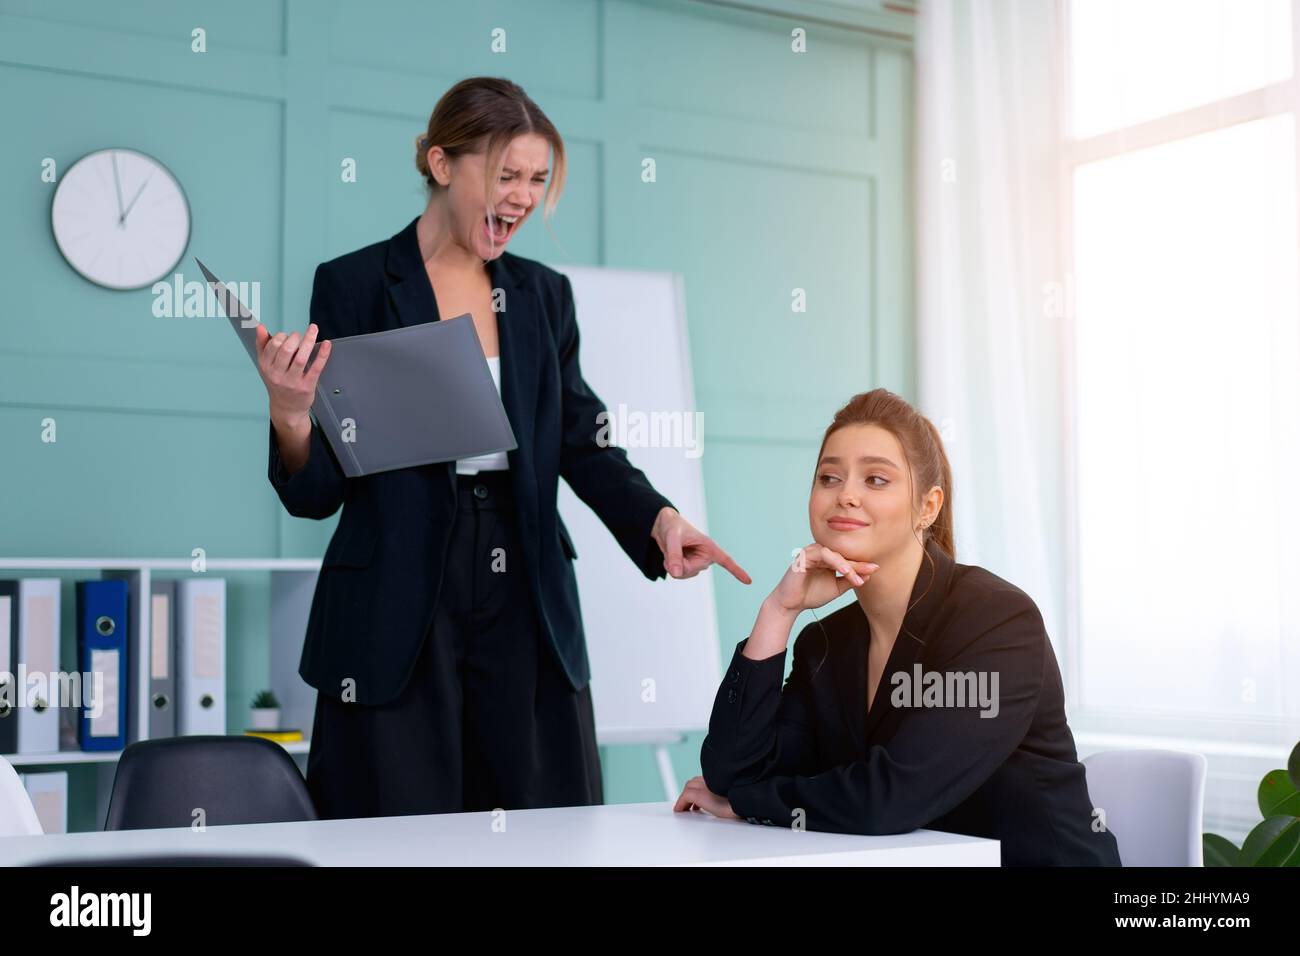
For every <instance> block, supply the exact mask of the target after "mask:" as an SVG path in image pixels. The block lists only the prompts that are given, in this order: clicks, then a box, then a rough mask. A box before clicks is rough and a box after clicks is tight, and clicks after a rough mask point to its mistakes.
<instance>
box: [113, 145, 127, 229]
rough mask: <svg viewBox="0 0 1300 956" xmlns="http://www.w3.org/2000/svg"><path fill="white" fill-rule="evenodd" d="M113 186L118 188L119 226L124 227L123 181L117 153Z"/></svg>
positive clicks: (114, 156)
mask: <svg viewBox="0 0 1300 956" xmlns="http://www.w3.org/2000/svg"><path fill="white" fill-rule="evenodd" d="M112 156H113V185H114V186H115V187H117V224H118V225H119V226H121V225H122V219H123V217H124V216H125V215H126V214H125V213H124V212H122V180H121V179H119V178H118V175H117V153H113V154H112Z"/></svg>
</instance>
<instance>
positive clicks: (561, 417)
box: [269, 217, 672, 704]
mask: <svg viewBox="0 0 1300 956" xmlns="http://www.w3.org/2000/svg"><path fill="white" fill-rule="evenodd" d="M418 221H419V219H418V217H417V218H416V219H412V220H411V223H410V224H409V225H408V226H407V227H406V228H405V229H403V230H402V231H401V232H399V233H397V234H396V235H395V236H393V237H392V238H391V239H388V240H385V241H383V242H377V243H374V244H373V245H370V246H366V247H365V248H363V249H358V250H356V251H355V252H350V253H348V254H346V255H343V256H340V257H338V258H337V259H333V260H330V261H329V262H325V263H322V264H321V265H320V266H319V267H317V269H316V277H315V284H314V287H313V289H312V296H311V321H312V322H315V323H316V325H317V326H319V329H320V332H319V337H320V338H321V339H336V338H342V337H344V336H348V335H359V334H362V333H365V332H379V331H382V330H385V329H396V328H400V327H402V326H407V325H414V324H416V323H419V322H434V321H437V320H438V319H439V318H440V317H439V315H438V305H437V301H436V299H435V298H434V294H433V286H432V285H431V284H430V281H429V277H428V273H427V272H426V271H425V267H424V263H423V261H422V259H421V257H420V249H419V243H418V241H417V239H416V233H415V227H416V223H417V222H418ZM488 271H489V273H490V275H491V279H492V287H493V288H494V289H501V290H503V291H504V306H505V308H504V310H503V311H501V312H498V313H497V328H498V333H499V335H498V338H499V342H500V348H501V400H502V404H503V405H504V406H505V410H506V414H507V416H508V417H509V419H510V426H511V428H512V429H513V430H514V433H515V439H516V441H517V442H518V445H519V447H518V448H517V449H515V450H514V451H511V452H509V454H508V456H507V460H508V463H509V466H510V467H509V470H510V477H511V484H512V486H513V490H514V493H515V496H516V503H517V507H518V514H519V520H520V529H521V533H522V536H523V544H524V554H523V555H522V558H523V560H524V561H525V562H526V565H527V567H528V574H529V580H530V586H531V588H532V591H533V593H534V595H535V596H536V599H537V601H538V607H539V608H540V617H541V619H542V625H543V627H544V628H545V630H546V634H547V639H548V640H549V641H550V642H551V644H552V645H553V646H554V648H555V651H556V653H557V654H558V656H559V660H560V661H561V663H562V664H563V667H564V670H565V673H566V674H567V676H568V678H569V681H570V683H571V684H572V685H573V687H574V688H575V689H581V688H582V687H584V686H585V685H586V683H587V680H588V679H589V677H590V667H589V664H588V659H587V648H586V639H585V636H584V634H583V629H582V617H581V613H580V610H579V607H578V590H577V583H576V580H575V578H574V574H573V566H572V563H571V562H572V559H573V558H575V557H577V554H576V552H575V550H574V547H573V541H572V540H571V539H570V537H569V533H568V529H566V528H565V527H564V522H563V521H561V520H560V516H559V512H558V511H557V509H556V491H557V488H558V485H559V479H560V478H561V477H563V478H564V480H565V481H567V482H568V483H569V486H570V487H571V488H572V489H573V490H574V492H575V493H576V494H577V496H578V497H579V498H581V499H582V501H584V502H585V503H586V504H587V505H588V506H590V507H591V509H592V510H593V511H594V512H595V513H596V514H597V515H598V516H599V517H600V520H601V521H602V522H604V524H605V526H606V527H607V528H609V530H610V532H611V533H612V534H613V535H614V537H615V538H616V539H617V540H618V543H619V545H620V546H621V547H622V549H623V550H624V551H625V552H626V553H627V555H628V556H629V557H630V558H631V559H632V560H633V561H634V562H635V563H636V565H637V567H639V568H640V569H641V572H642V573H643V574H644V575H645V576H646V577H647V578H650V579H652V580H653V579H655V578H659V577H664V576H665V571H664V567H663V554H662V553H661V552H660V550H659V546H658V545H657V544H656V543H655V541H654V539H653V538H652V537H651V536H650V529H651V528H652V526H653V524H654V520H655V517H656V516H657V515H658V514H659V511H660V509H661V508H663V507H664V506H671V504H672V503H671V502H670V501H669V500H668V499H667V498H665V497H664V496H663V495H661V494H659V492H657V491H655V489H654V488H653V487H652V486H651V485H650V482H649V481H648V480H647V479H646V477H645V475H644V474H643V473H642V472H641V471H640V470H639V469H637V468H636V467H634V466H633V465H632V464H631V462H629V461H628V458H627V454H626V452H624V451H623V450H622V449H620V448H617V447H615V446H612V445H603V446H602V445H600V444H597V441H596V435H597V432H598V431H599V429H600V425H599V424H598V422H597V419H596V416H597V414H598V413H600V412H602V411H604V409H605V406H604V405H603V403H602V402H601V400H600V399H599V398H598V397H597V396H596V394H595V393H594V392H592V390H591V389H590V388H589V387H588V386H587V383H586V382H584V381H583V378H582V372H581V370H580V369H579V366H578V325H577V322H576V319H575V316H574V305H573V289H572V287H571V286H570V283H569V280H568V278H567V277H566V276H564V275H563V274H561V273H559V272H556V271H555V270H553V269H550V268H547V267H546V266H544V265H542V264H541V263H538V262H534V261H532V260H530V259H524V258H521V257H519V256H516V255H512V254H511V253H509V252H503V253H502V254H501V255H500V256H499V257H498V258H496V259H493V260H492V261H491V262H489V263H488ZM455 414H456V409H454V408H437V407H431V408H430V409H429V415H430V416H431V417H432V416H435V415H455ZM419 424H420V423H419V422H413V423H412V427H416V428H418V427H419ZM320 428H321V426H320V424H319V423H313V426H312V432H311V452H310V455H309V457H308V460H307V463H306V464H305V465H304V466H303V467H302V468H301V469H299V470H298V471H296V472H294V474H293V475H289V474H287V473H286V472H285V469H284V465H283V462H282V461H281V460H280V452H279V445H278V443H277V442H276V438H275V428H274V426H271V427H270V429H269V432H270V464H269V477H270V481H271V484H272V486H273V487H274V488H275V491H276V494H278V495H279V496H280V500H281V501H282V502H283V503H284V507H285V508H286V509H287V510H288V512H289V513H290V514H292V515H295V516H297V517H301V518H318V519H320V518H328V517H329V516H330V515H332V514H334V513H335V512H336V511H338V510H339V508H340V507H342V509H343V513H342V514H341V515H340V516H339V523H338V528H337V529H336V530H335V532H334V536H333V537H332V538H331V539H330V543H329V546H328V547H327V548H326V550H325V555H324V558H323V559H322V566H321V572H320V577H319V578H318V580H317V583H316V592H315V595H314V597H313V599H312V606H311V613H310V615H309V618H308V621H307V633H306V639H305V643H304V645H303V652H302V661H301V664H300V666H299V672H300V673H301V674H302V676H303V679H304V680H306V681H307V683H309V684H311V685H312V686H313V687H315V688H316V689H317V690H318V691H321V692H322V693H326V694H330V695H332V696H334V697H336V698H337V697H339V696H340V695H341V694H342V691H343V682H344V681H345V680H348V679H351V680H353V681H355V682H356V683H355V690H356V693H355V700H356V701H357V702H358V703H363V704H383V703H387V702H389V701H391V700H393V699H394V698H396V697H397V696H398V695H399V694H400V693H401V691H402V689H403V688H404V687H405V686H406V683H407V680H408V678H409V676H410V674H411V670H412V668H413V666H414V664H415V660H416V657H417V656H418V653H419V650H420V647H421V642H422V639H423V638H424V636H425V633H426V631H427V630H428V628H429V625H430V624H431V622H432V619H433V612H434V608H435V606H436V604H437V601H438V591H439V586H440V583H441V581H442V569H443V561H444V559H445V556H446V549H447V544H448V541H449V539H450V535H451V529H452V523H453V519H454V517H455V514H456V476H455V463H454V462H445V463H442V464H436V465H424V466H420V467H415V468H402V469H398V470H395V471H388V472H381V473H379V474H374V475H369V476H365V477H361V478H348V477H346V476H345V475H344V473H343V469H342V468H341V467H340V466H339V464H338V461H337V460H336V459H335V457H334V454H333V451H332V450H331V449H330V446H329V443H328V442H327V441H326V440H325V438H324V436H323V435H322V434H321V431H320ZM512 560H515V559H514V558H512Z"/></svg>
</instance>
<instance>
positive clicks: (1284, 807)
mask: <svg viewBox="0 0 1300 956" xmlns="http://www.w3.org/2000/svg"><path fill="white" fill-rule="evenodd" d="M1259 815H1260V816H1261V817H1263V818H1264V819H1265V820H1267V819H1268V818H1269V817H1278V816H1281V817H1300V790H1297V789H1296V788H1295V784H1293V783H1292V782H1291V778H1290V776H1288V774H1287V772H1286V771H1285V770H1270V771H1269V772H1268V773H1267V774H1266V775H1265V776H1264V779H1263V780H1261V781H1260V782H1259Z"/></svg>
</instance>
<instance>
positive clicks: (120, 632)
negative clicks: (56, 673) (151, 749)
mask: <svg viewBox="0 0 1300 956" xmlns="http://www.w3.org/2000/svg"><path fill="white" fill-rule="evenodd" d="M126 610H127V582H126V581H124V580H121V579H109V580H103V581H78V582H77V660H78V661H79V662H80V664H81V674H82V678H81V679H82V682H83V683H85V682H86V681H87V680H89V681H90V686H89V687H87V688H85V690H83V698H82V699H83V701H87V700H91V697H90V694H91V693H92V692H93V691H94V672H95V671H101V672H103V675H104V677H103V691H104V700H103V702H102V706H103V709H102V712H101V714H100V716H99V717H97V718H96V717H92V716H91V715H92V713H93V708H92V707H89V706H83V707H82V708H81V719H80V721H78V724H77V738H78V740H80V742H81V749H82V750H87V751H98V750H122V749H123V748H125V747H126V713H127V706H128V704H129V699H128V697H127V687H128V684H127V679H126V674H127V647H128V646H129V644H130V641H129V639H128V634H127V616H126ZM92 703H93V701H92Z"/></svg>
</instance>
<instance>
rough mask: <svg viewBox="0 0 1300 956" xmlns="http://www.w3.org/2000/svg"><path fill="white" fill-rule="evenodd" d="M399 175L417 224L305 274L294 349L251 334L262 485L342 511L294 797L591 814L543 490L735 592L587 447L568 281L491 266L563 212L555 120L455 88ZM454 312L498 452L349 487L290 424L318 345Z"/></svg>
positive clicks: (639, 481) (575, 641) (636, 555)
mask: <svg viewBox="0 0 1300 956" xmlns="http://www.w3.org/2000/svg"><path fill="white" fill-rule="evenodd" d="M552 161H553V162H554V168H553V169H552V167H551V165H550V164H551V162H552ZM415 165H416V168H417V169H418V171H419V173H420V175H421V176H423V177H424V179H425V182H426V184H427V186H428V192H429V196H428V202H427V205H426V206H425V209H424V211H423V212H422V213H421V214H420V215H419V216H417V217H416V218H414V219H412V220H411V221H410V223H409V224H408V225H407V226H406V227H405V228H404V229H402V230H401V231H400V232H398V233H397V234H396V235H394V236H393V237H392V238H391V239H388V240H386V241H383V242H377V243H374V244H372V245H369V246H366V247H365V248H362V249H359V250H356V251H355V252H350V253H348V254H346V255H343V256H340V257H338V258H336V259H333V260H331V261H329V262H325V263H323V264H321V265H320V266H319V267H318V268H317V270H316V279H315V288H314V290H313V293H312V300H311V320H312V321H311V325H310V326H309V327H308V330H307V333H306V335H305V336H301V337H300V336H299V335H298V334H297V333H296V332H295V333H293V334H292V335H288V336H286V335H285V334H284V333H279V334H277V335H275V336H270V335H269V334H268V333H267V331H266V329H265V328H264V327H259V329H258V341H259V350H260V360H259V369H260V371H261V374H262V377H263V380H264V381H265V383H266V387H267V392H268V394H269V397H270V418H271V428H270V480H271V483H272V485H273V486H274V487H275V490H276V492H277V494H278V495H279V496H280V500H281V501H282V502H283V504H284V506H285V508H286V509H287V510H288V512H289V513H290V514H292V515H296V516H299V517H307V518H317V519H323V518H328V517H329V516H331V515H332V514H334V513H335V512H336V511H338V510H339V508H340V507H342V509H343V511H342V514H341V515H340V518H339V524H338V528H337V530H336V531H335V533H334V536H333V538H332V539H331V541H330V544H329V547H328V548H327V549H326V551H325V555H324V558H323V561H322V566H321V572H320V576H319V578H318V579H317V584H316V592H315V596H314V598H313V601H312V608H311V614H310V617H309V619H308V624H307V634H306V641H305V644H304V647H303V653H302V663H301V665H300V673H301V674H302V676H303V678H304V679H305V680H306V681H307V682H308V683H309V684H311V685H312V686H313V687H315V688H316V690H317V695H316V714H315V719H314V723H313V727H312V735H311V750H310V752H309V754H308V758H307V786H308V789H309V790H310V792H311V795H312V799H313V800H314V801H315V803H316V809H317V812H318V813H319V814H320V815H321V816H322V817H326V818H330V817H362V816H390V815H399V814H416V813H420V814H423V813H453V812H461V811H471V810H492V809H496V808H502V809H527V808H533V807H556V806H576V805H586V804H598V803H602V802H603V788H602V778H601V770H600V758H599V754H598V751H597V748H596V728H595V720H594V715H593V711H592V700H591V689H590V686H589V678H590V670H589V666H588V660H587V652H586V644H585V636H584V633H583V628H582V616H581V611H580V608H579V605H578V591H577V583H576V579H575V576H574V571H573V565H572V562H573V559H574V558H575V557H576V553H575V551H574V547H573V542H572V540H571V539H570V537H569V533H568V531H567V529H566V528H565V527H564V523H563V522H562V521H561V520H560V515H559V511H558V508H557V504H556V502H557V498H556V492H557V487H558V482H559V480H560V478H564V479H565V481H567V482H568V483H569V486H570V487H571V488H573V490H574V491H575V493H576V494H577V495H578V497H579V498H581V499H582V500H583V501H584V502H585V503H586V504H587V505H588V506H590V507H591V509H592V510H593V511H594V512H595V513H596V514H597V515H598V516H599V517H600V519H601V521H602V522H603V523H604V524H605V526H606V527H608V528H609V529H610V532H611V533H612V534H613V535H614V536H615V538H616V539H617V540H618V542H619V544H620V546H621V547H622V548H623V550H624V551H625V552H626V553H627V555H628V557H629V558H631V559H632V561H633V562H634V563H635V564H636V566H637V567H638V568H639V569H640V571H641V572H642V573H643V574H644V575H645V576H646V577H647V578H649V579H651V580H653V579H655V578H659V577H663V576H664V575H665V573H666V574H668V575H669V576H671V577H673V578H688V577H693V576H694V575H696V574H698V573H699V572H700V571H702V570H704V568H706V567H708V566H709V565H710V564H712V563H715V562H716V563H718V564H720V565H722V566H723V567H725V568H726V569H727V570H728V571H730V572H731V573H732V574H734V575H736V577H738V578H739V579H740V580H741V581H743V582H744V583H746V584H748V583H749V577H748V575H746V574H745V572H744V571H743V570H742V569H741V568H740V566H739V565H737V564H736V563H735V562H734V561H733V560H732V559H731V558H730V557H729V556H728V555H727V554H726V553H725V552H724V551H722V549H721V548H719V547H718V546H717V545H716V544H714V542H713V541H712V540H711V539H710V538H709V537H708V536H706V535H704V534H703V533H701V532H700V531H698V530H697V529H696V528H694V527H693V526H692V525H691V524H690V523H689V522H688V521H687V520H686V519H685V518H684V517H683V516H682V515H680V514H678V513H677V510H676V509H675V508H674V507H673V506H672V502H670V501H669V500H668V499H667V498H665V497H664V496H663V495H661V494H660V493H659V492H658V491H656V490H655V489H654V487H653V486H651V484H650V482H649V481H648V480H647V479H646V476H645V475H644V474H643V473H642V472H641V471H640V470H639V469H637V468H636V467H635V466H634V465H632V464H631V462H630V461H629V460H628V457H627V453H626V452H625V451H623V450H622V449H621V448H618V447H617V446H615V445H612V444H608V443H600V442H598V441H597V438H596V435H597V431H598V423H599V422H600V421H601V420H602V419H601V417H600V416H601V415H602V414H605V407H604V405H603V404H602V402H601V400H600V399H599V397H597V396H596V394H595V393H594V392H593V391H592V390H591V389H590V387H589V386H588V385H587V383H586V382H585V381H584V380H583V377H582V371H581V368H580V366H579V362H578V327H577V322H576V317H575V310H574V300H573V289H572V287H571V286H570V283H569V280H568V278H567V277H566V276H564V275H563V274H562V273H560V272H557V271H555V270H553V269H550V268H548V267H546V266H544V265H542V264H541V263H539V262H535V261H533V260H531V259H526V258H523V257H522V256H517V255H513V254H512V253H509V252H507V251H506V247H507V246H508V245H509V244H510V242H511V241H512V240H513V239H514V237H515V235H516V234H518V232H519V230H520V229H521V228H523V226H524V224H525V223H526V222H527V221H528V219H529V218H530V217H531V216H532V214H533V213H534V212H535V210H536V209H537V207H538V205H539V204H541V203H542V201H543V199H545V205H546V214H547V215H549V214H550V213H551V212H552V211H553V210H554V207H555V203H556V202H557V200H558V198H559V193H560V190H561V188H562V186H563V183H564V171H565V151H564V143H563V140H562V139H561V138H560V135H559V133H558V132H557V130H556V128H555V126H554V125H553V124H552V123H551V121H550V120H549V119H548V118H547V117H546V115H545V114H544V113H543V112H542V111H541V109H540V108H539V107H538V106H537V104H536V103H534V102H533V101H532V100H531V99H530V98H529V97H528V96H527V95H526V94H525V93H524V91H523V90H522V89H521V88H520V87H519V86H517V85H516V84H514V83H512V82H510V81H509V80H505V79H497V78H491V77H475V78H471V79H467V80H463V81H461V82H459V83H457V84H456V85H455V86H453V87H452V88H451V89H450V90H448V91H447V92H446V93H445V94H444V95H443V96H442V98H441V99H440V100H439V101H438V103H437V105H436V106H435V108H434V110H433V113H432V115H431V116H430V118H429V123H428V126H427V128H426V129H425V130H424V131H423V132H422V133H421V134H420V135H419V136H417V137H416V151H415ZM548 178H549V185H548ZM464 313H469V314H470V315H471V316H472V318H473V321H474V328H475V330H476V331H477V333H478V338H479V342H480V344H481V345H482V347H483V354H484V356H485V359H486V361H487V363H488V365H489V369H490V371H491V372H492V376H493V378H494V380H495V381H496V384H497V388H498V390H499V391H500V394H501V401H502V404H503V405H504V407H505V410H506V414H507V417H508V418H509V421H510V425H511V429H512V431H513V432H514V435H515V437H516V439H517V441H518V448H516V449H515V450H512V451H510V452H509V453H508V454H507V453H506V452H497V453H494V454H487V455H481V456H478V457H475V458H466V459H462V460H459V461H457V462H455V463H454V472H453V463H451V462H446V463H443V464H435V465H425V466H420V467H413V468H402V469H397V470H394V471H388V472H380V473H377V474H373V475H369V476H365V477H362V478H346V477H345V476H344V473H343V471H342V469H341V468H340V467H339V464H338V462H337V461H336V460H335V458H334V457H333V452H332V450H331V448H330V445H329V443H328V442H327V441H325V440H324V438H323V436H322V435H321V433H320V425H319V424H314V423H313V422H312V421H311V419H310V417H309V414H308V412H309V410H310V408H311V404H312V400H313V398H314V392H315V385H316V380H317V379H318V378H319V375H320V369H321V368H323V366H324V363H325V362H326V361H328V358H329V348H330V342H329V340H331V339H334V338H337V337H340V336H348V335H359V334H362V333H366V332H378V331H382V330H385V329H396V328H400V327H401V326H403V325H412V324H414V323H417V322H436V321H438V320H439V319H442V318H444V317H447V318H450V317H453V316H458V315H462V314H464ZM317 336H319V337H320V338H321V340H322V344H321V348H320V351H319V353H318V356H317V358H316V360H315V361H314V362H313V364H312V366H311V368H307V367H306V363H307V358H308V356H310V355H311V351H312V348H313V346H314V344H315V341H316V338H317ZM457 413H458V410H457V409H454V408H430V409H429V415H430V416H431V417H432V416H436V415H455V414H457Z"/></svg>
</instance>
